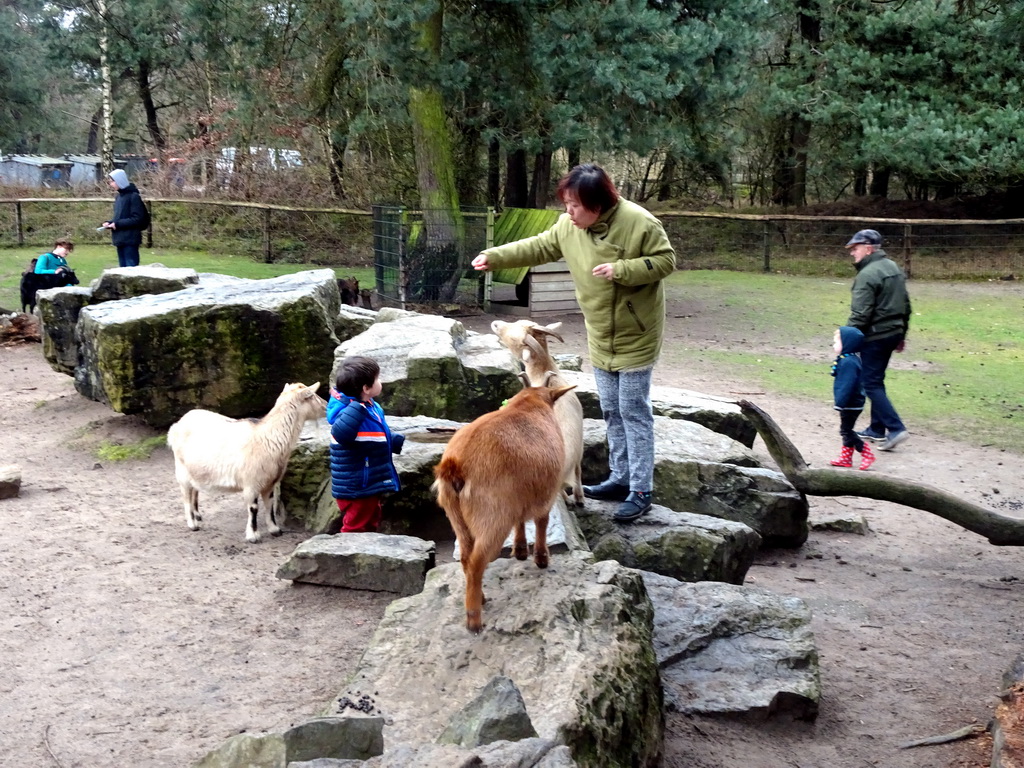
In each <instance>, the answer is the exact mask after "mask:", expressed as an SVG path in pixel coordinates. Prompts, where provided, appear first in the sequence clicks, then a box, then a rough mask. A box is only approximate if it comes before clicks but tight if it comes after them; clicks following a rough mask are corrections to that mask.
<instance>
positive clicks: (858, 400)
mask: <svg viewBox="0 0 1024 768" xmlns="http://www.w3.org/2000/svg"><path fill="white" fill-rule="evenodd" d="M839 339H840V341H842V342H843V351H842V352H841V353H840V355H839V357H837V358H836V361H835V362H834V363H833V364H832V375H833V376H835V377H836V380H835V383H834V384H833V385H832V394H833V396H834V398H835V405H834V406H833V407H834V408H835V409H836V410H837V411H862V410H864V384H863V383H862V382H861V376H860V372H861V362H860V355H858V354H857V353H858V352H859V351H860V348H861V347H862V346H864V334H863V333H861V332H860V331H859V330H858V329H856V328H851V327H850V326H848V325H844V326H843V327H842V328H840V329H839Z"/></svg>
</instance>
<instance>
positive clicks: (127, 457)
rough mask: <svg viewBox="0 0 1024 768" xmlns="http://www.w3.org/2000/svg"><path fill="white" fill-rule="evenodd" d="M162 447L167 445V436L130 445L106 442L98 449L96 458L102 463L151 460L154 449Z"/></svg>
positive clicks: (148, 438) (157, 436)
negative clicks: (150, 456)
mask: <svg viewBox="0 0 1024 768" xmlns="http://www.w3.org/2000/svg"><path fill="white" fill-rule="evenodd" d="M162 445H167V436H166V435H156V436H155V437H147V438H145V439H143V440H139V441H138V442H137V443H129V444H128V445H123V444H121V443H112V442H110V441H107V440H104V441H103V442H102V443H100V445H99V447H97V448H96V458H98V459H99V460H100V461H143V460H145V459H148V458H149V455H150V454H151V453H153V450H154V449H156V448H159V447H160V446H162Z"/></svg>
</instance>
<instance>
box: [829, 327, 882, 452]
mask: <svg viewBox="0 0 1024 768" xmlns="http://www.w3.org/2000/svg"><path fill="white" fill-rule="evenodd" d="M863 345H864V334H863V333H861V332H860V331H859V330H858V329H856V328H851V327H850V326H847V325H844V326H843V327H842V328H838V329H837V330H836V332H835V335H834V336H833V342H832V348H833V349H834V350H835V352H836V354H837V355H838V357H836V361H835V362H834V363H833V364H832V375H833V376H835V379H836V380H835V383H834V384H833V385H832V392H833V396H834V398H835V406H834V407H835V409H836V410H837V411H839V434H840V435H842V438H843V449H842V450H841V451H840V453H839V458H838V459H835V460H834V461H832V462H830V463H831V464H832V466H833V467H852V466H853V452H854V451H857V452H858V453H859V454H860V456H861V459H860V467H859V468H860V469H867V468H868V467H870V466H871V465H872V464H874V463H875V454H873V453H872V452H871V446H869V445H868V444H867V443H865V442H864V441H863V440H862V439H861V437H860V435H858V434H857V431H856V430H855V429H854V425H855V424H856V423H857V419H858V418H859V417H860V414H861V411H863V410H864V384H863V383H862V382H861V362H860V355H859V354H858V352H859V351H860V348H861V347H862V346H863Z"/></svg>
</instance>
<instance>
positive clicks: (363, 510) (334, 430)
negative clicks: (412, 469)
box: [327, 356, 405, 533]
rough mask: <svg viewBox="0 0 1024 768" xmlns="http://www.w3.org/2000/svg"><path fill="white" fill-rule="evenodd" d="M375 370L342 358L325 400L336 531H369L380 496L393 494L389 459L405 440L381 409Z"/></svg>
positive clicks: (394, 474) (367, 362) (372, 364)
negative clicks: (337, 517)
mask: <svg viewBox="0 0 1024 768" xmlns="http://www.w3.org/2000/svg"><path fill="white" fill-rule="evenodd" d="M382 389H383V387H382V385H381V383H380V366H379V365H378V364H377V362H376V361H375V360H371V359H370V358H368V357H357V356H353V357H347V358H345V359H344V360H343V361H342V363H341V370H340V371H339V372H338V379H337V381H336V382H335V386H334V388H333V389H332V390H331V398H330V400H328V401H327V423H328V424H330V425H331V495H332V496H334V498H335V499H337V502H338V510H339V511H340V512H341V515H342V524H341V532H342V533H356V532H373V531H376V530H377V527H378V526H379V525H380V520H381V512H382V504H381V495H382V494H384V493H388V492H391V491H398V490H400V489H401V486H400V484H399V482H398V470H396V469H395V462H394V461H393V460H392V458H391V456H392V454H395V453H401V452H402V444H403V443H404V442H405V436H404V435H399V434H393V433H392V432H391V430H390V428H389V427H388V425H387V422H386V421H385V420H384V409H382V408H381V407H380V406H379V405H377V403H376V402H374V400H373V398H375V397H380V393H381V390H382Z"/></svg>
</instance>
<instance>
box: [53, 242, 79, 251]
mask: <svg viewBox="0 0 1024 768" xmlns="http://www.w3.org/2000/svg"><path fill="white" fill-rule="evenodd" d="M62 245H63V246H64V247H65V248H67V249H68V253H71V251H73V250H75V244H74V243H72V242H71V241H70V240H64V239H60V240H54V242H53V247H54V248H60V246H62Z"/></svg>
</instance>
